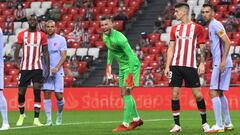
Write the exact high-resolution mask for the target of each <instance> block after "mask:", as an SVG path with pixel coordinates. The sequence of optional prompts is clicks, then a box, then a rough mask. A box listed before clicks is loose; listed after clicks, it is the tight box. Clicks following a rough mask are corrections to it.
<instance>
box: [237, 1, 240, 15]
mask: <svg viewBox="0 0 240 135" xmlns="http://www.w3.org/2000/svg"><path fill="white" fill-rule="evenodd" d="M236 17H237V18H240V1H239V2H238V4H237V9H236Z"/></svg>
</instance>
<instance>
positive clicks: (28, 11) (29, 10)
mask: <svg viewBox="0 0 240 135" xmlns="http://www.w3.org/2000/svg"><path fill="white" fill-rule="evenodd" d="M25 11H26V16H30V15H32V14H33V13H34V12H33V9H31V8H26V9H25Z"/></svg>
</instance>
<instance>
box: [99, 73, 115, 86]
mask: <svg viewBox="0 0 240 135" xmlns="http://www.w3.org/2000/svg"><path fill="white" fill-rule="evenodd" d="M102 84H103V85H107V86H118V76H117V75H115V74H112V75H111V77H110V78H108V79H107V77H106V75H105V76H104V77H103V81H102Z"/></svg>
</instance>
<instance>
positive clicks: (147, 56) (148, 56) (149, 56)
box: [143, 54, 155, 61]
mask: <svg viewBox="0 0 240 135" xmlns="http://www.w3.org/2000/svg"><path fill="white" fill-rule="evenodd" d="M154 58H155V54H149V55H146V56H144V58H143V59H144V61H154Z"/></svg>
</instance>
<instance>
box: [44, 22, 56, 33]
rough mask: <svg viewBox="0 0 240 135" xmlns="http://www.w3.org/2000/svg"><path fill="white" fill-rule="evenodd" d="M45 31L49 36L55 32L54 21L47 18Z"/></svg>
mask: <svg viewBox="0 0 240 135" xmlns="http://www.w3.org/2000/svg"><path fill="white" fill-rule="evenodd" d="M46 31H47V34H48V35H49V36H52V35H54V34H55V32H56V23H55V21H53V20H49V21H47V23H46Z"/></svg>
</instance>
